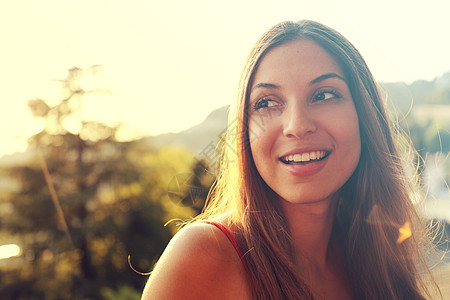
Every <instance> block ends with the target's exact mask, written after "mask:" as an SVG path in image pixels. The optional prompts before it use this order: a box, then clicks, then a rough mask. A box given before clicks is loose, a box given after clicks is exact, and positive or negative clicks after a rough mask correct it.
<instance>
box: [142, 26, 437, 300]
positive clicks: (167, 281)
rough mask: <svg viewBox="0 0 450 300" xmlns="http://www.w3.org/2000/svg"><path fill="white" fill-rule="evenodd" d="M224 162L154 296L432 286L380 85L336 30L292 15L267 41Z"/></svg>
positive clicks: (420, 291)
mask: <svg viewBox="0 0 450 300" xmlns="http://www.w3.org/2000/svg"><path fill="white" fill-rule="evenodd" d="M220 170H221V172H220V175H219V177H218V179H217V182H216V184H215V186H214V188H213V189H212V191H211V193H210V197H209V202H208V205H207V207H206V209H205V211H204V213H203V214H202V215H201V216H199V217H197V218H196V222H193V223H195V224H191V225H189V226H186V227H184V228H183V229H182V230H181V231H180V232H179V233H178V234H177V235H176V236H175V237H174V238H173V239H172V241H171V242H170V244H169V246H168V247H167V249H166V251H165V252H164V254H163V255H162V257H161V259H160V261H159V262H158V264H157V266H156V267H155V270H154V271H153V273H152V275H151V277H150V279H149V281H148V283H147V286H146V288H145V291H144V294H143V299H425V296H427V295H428V296H429V294H428V291H427V289H426V287H425V285H424V283H423V280H422V277H421V274H420V273H419V270H420V271H424V270H428V269H427V266H426V264H425V262H424V259H423V257H422V255H421V251H420V248H419V243H421V242H422V241H425V240H426V239H423V237H424V231H423V230H422V227H421V226H420V223H419V222H418V217H417V214H416V212H415V210H414V207H413V205H412V203H411V199H410V195H411V193H410V192H411V190H410V187H409V186H408V184H407V182H408V181H407V178H406V174H405V172H404V170H403V168H402V161H401V159H400V156H399V153H398V151H397V149H396V146H395V143H394V139H393V133H392V131H391V128H390V125H389V123H388V121H387V116H386V112H385V108H384V105H383V103H382V99H381V96H380V93H379V90H378V88H377V85H376V83H375V81H374V79H373V78H372V75H371V73H370V71H369V69H368V68H367V66H366V64H365V62H364V60H363V58H362V57H361V55H360V54H359V53H358V51H357V50H356V49H355V48H354V47H353V45H352V44H351V43H350V42H348V41H347V40H346V39H345V38H344V37H342V36H341V35H340V34H339V33H337V32H336V31H334V30H332V29H330V28H328V27H326V26H324V25H321V24H319V23H316V22H312V21H300V22H298V23H293V22H283V23H280V24H278V25H276V26H274V27H273V28H271V29H270V30H269V31H267V32H266V33H265V34H264V35H263V36H262V37H261V38H260V39H259V40H258V41H257V43H256V45H255V46H254V47H253V49H252V50H251V53H250V55H249V57H248V59H247V62H246V66H245V68H244V72H243V74H242V77H241V81H240V90H239V97H238V99H237V101H236V103H235V105H234V106H233V107H232V109H231V110H230V115H229V127H228V133H227V138H226V141H225V143H224V150H223V160H222V166H221V168H220ZM408 180H410V179H408ZM409 224H411V225H409ZM410 228H411V230H412V236H410V234H408V233H409V231H408V230H409V229H410ZM399 229H400V231H399ZM399 232H400V233H402V235H400V234H399ZM405 232H406V233H405ZM224 233H225V234H224Z"/></svg>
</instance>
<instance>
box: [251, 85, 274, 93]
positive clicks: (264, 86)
mask: <svg viewBox="0 0 450 300" xmlns="http://www.w3.org/2000/svg"><path fill="white" fill-rule="evenodd" d="M259 88H266V89H279V88H280V87H279V86H278V85H276V84H273V83H265V82H261V83H258V84H255V86H253V87H252V90H251V92H250V93H253V91H254V90H255V89H259Z"/></svg>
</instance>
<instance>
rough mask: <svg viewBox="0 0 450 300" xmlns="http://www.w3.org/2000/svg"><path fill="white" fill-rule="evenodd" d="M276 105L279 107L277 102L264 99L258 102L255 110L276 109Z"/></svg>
mask: <svg viewBox="0 0 450 300" xmlns="http://www.w3.org/2000/svg"><path fill="white" fill-rule="evenodd" d="M276 105H277V103H276V101H274V100H271V99H267V98H262V99H260V100H258V101H256V103H255V105H254V109H255V110H258V109H261V108H270V107H275V106H276Z"/></svg>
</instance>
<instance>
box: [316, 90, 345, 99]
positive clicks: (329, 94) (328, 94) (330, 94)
mask: <svg viewBox="0 0 450 300" xmlns="http://www.w3.org/2000/svg"><path fill="white" fill-rule="evenodd" d="M339 98H341V96H340V95H339V94H338V93H336V92H334V91H321V92H319V93H317V94H316V95H315V96H314V99H313V102H316V101H329V100H333V99H339Z"/></svg>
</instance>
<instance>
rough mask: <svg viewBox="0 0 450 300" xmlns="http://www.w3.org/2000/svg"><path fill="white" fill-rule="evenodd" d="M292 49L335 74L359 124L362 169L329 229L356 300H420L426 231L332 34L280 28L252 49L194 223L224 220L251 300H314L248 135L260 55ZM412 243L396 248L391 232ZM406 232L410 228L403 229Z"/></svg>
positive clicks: (378, 118) (377, 107) (309, 25)
mask: <svg viewBox="0 0 450 300" xmlns="http://www.w3.org/2000/svg"><path fill="white" fill-rule="evenodd" d="M295 40H312V41H314V42H316V43H318V44H319V45H320V46H321V47H323V48H324V49H325V50H326V51H328V52H329V54H330V55H332V56H333V57H334V59H335V60H336V61H337V62H338V63H339V64H340V66H341V68H342V69H343V71H344V75H345V78H347V79H348V82H347V83H348V85H349V89H350V91H351V94H352V98H353V101H354V104H355V107H356V111H357V114H358V118H359V122H360V124H359V126H360V135H361V158H360V162H359V164H358V166H357V168H356V170H355V172H354V173H353V175H352V176H351V178H350V179H349V180H348V181H347V183H346V184H345V185H344V186H343V187H342V188H341V190H340V193H339V196H340V204H339V208H338V210H337V213H336V221H335V225H334V229H333V234H335V235H336V236H337V237H338V238H339V239H340V240H341V244H342V245H343V250H344V253H345V259H346V267H347V272H348V276H349V278H350V281H351V284H352V290H353V293H354V295H355V297H356V298H357V299H425V298H424V296H423V295H428V296H429V293H428V291H427V289H426V286H425V284H424V283H423V280H422V277H421V272H423V270H428V268H427V265H426V263H425V260H424V258H423V256H422V252H421V242H422V241H425V240H426V239H424V237H425V231H424V230H423V226H422V225H421V223H420V221H419V218H418V216H417V214H416V211H415V208H414V205H413V204H412V201H411V192H412V189H411V188H412V187H411V186H410V184H409V183H408V182H409V181H410V179H408V178H407V175H406V174H405V171H404V168H403V162H402V159H401V157H400V155H399V152H398V150H397V148H396V145H395V140H394V133H393V130H392V128H391V125H390V123H389V121H388V118H387V114H386V111H385V107H384V104H383V102H382V97H381V95H380V92H379V89H378V86H377V84H376V83H375V80H374V79H373V77H372V74H371V73H370V71H369V69H368V67H367V65H366V63H365V62H364V60H363V58H362V57H361V55H360V54H359V52H358V51H357V50H356V49H355V47H354V46H353V45H352V44H351V43H350V42H349V41H348V40H347V39H345V38H344V37H343V36H342V35H340V34H339V33H338V32H336V31H334V30H333V29H331V28H329V27H326V26H324V25H322V24H319V23H317V22H313V21H300V22H282V23H280V24H277V25H276V26H274V27H272V28H271V29H269V30H268V31H267V32H266V33H265V34H264V35H263V36H262V37H261V38H260V39H259V40H258V41H257V42H256V44H255V46H254V47H253V48H252V50H251V52H250V54H249V56H248V58H247V61H246V64H245V68H244V71H243V73H242V76H241V80H240V84H239V93H238V97H237V99H236V103H235V104H234V105H233V106H232V107H231V109H230V113H229V123H228V132H227V136H226V138H225V139H224V140H223V159H222V161H221V166H220V168H219V170H220V173H219V175H218V178H217V181H216V183H215V185H214V187H213V189H212V190H211V192H210V195H209V199H208V205H207V206H206V208H205V210H204V212H203V214H202V215H200V216H199V217H198V218H197V219H196V220H201V219H208V218H209V219H211V218H215V217H218V216H222V215H224V214H226V216H227V217H226V218H224V219H225V220H226V222H228V224H226V225H228V226H229V227H230V228H233V229H234V230H235V234H236V238H237V240H238V242H239V244H240V245H241V247H242V248H243V249H244V252H246V254H245V260H246V262H247V264H248V267H249V269H250V273H251V276H250V277H251V284H252V290H253V296H254V297H255V298H257V299H313V294H312V292H311V291H310V289H309V288H308V286H307V285H306V284H305V282H304V281H303V280H302V279H301V278H299V277H298V276H297V275H296V274H297V271H296V269H295V266H294V264H293V259H292V257H293V253H292V244H291V237H290V234H289V229H288V226H287V223H286V219H285V218H284V215H283V211H282V209H281V207H280V204H279V203H278V202H277V201H275V200H274V199H277V197H275V195H274V192H273V191H272V190H271V189H270V188H269V187H268V186H267V185H266V184H265V182H264V181H263V180H262V178H261V176H260V175H259V173H258V171H257V169H256V167H255V164H254V162H253V158H252V154H251V151H250V143H249V132H248V98H249V92H250V87H251V84H252V79H253V76H254V74H255V72H256V70H257V68H258V65H259V63H260V61H261V60H262V59H263V57H264V56H265V54H266V53H267V52H268V51H270V50H271V49H273V48H274V47H277V46H280V45H282V44H286V43H288V42H290V41H295ZM409 224H411V229H412V232H413V234H412V236H411V237H410V238H408V239H406V240H405V241H403V242H400V243H399V242H398V241H397V239H398V237H399V227H401V226H403V225H404V226H406V225H409ZM408 228H409V227H408Z"/></svg>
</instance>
